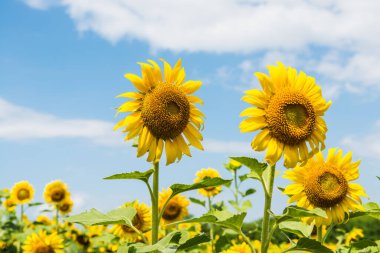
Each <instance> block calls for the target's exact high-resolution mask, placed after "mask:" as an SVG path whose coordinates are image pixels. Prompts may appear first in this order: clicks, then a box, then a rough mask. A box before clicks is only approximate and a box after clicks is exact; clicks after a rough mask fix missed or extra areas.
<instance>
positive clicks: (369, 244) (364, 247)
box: [350, 239, 380, 253]
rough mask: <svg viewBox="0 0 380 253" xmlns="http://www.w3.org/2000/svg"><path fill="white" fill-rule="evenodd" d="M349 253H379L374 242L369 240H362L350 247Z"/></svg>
mask: <svg viewBox="0 0 380 253" xmlns="http://www.w3.org/2000/svg"><path fill="white" fill-rule="evenodd" d="M350 247H351V253H359V252H360V253H365V252H380V248H379V246H378V245H377V243H376V242H374V241H371V240H369V239H363V240H360V241H358V242H354V243H352V244H351V245H350Z"/></svg>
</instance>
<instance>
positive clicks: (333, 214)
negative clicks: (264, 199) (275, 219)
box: [283, 148, 367, 227]
mask: <svg viewBox="0 0 380 253" xmlns="http://www.w3.org/2000/svg"><path fill="white" fill-rule="evenodd" d="M359 164H360V161H357V162H352V153H351V152H350V153H348V154H347V155H345V156H344V157H342V150H338V151H337V149H336V148H333V149H329V152H328V156H327V158H326V161H325V160H324V158H323V155H322V153H321V152H318V153H317V154H316V155H315V157H313V158H310V159H309V161H308V162H307V164H306V165H305V166H303V167H300V166H297V167H296V168H294V169H293V170H288V171H286V172H285V175H284V178H286V179H289V180H293V181H294V183H293V184H290V185H288V186H287V187H286V188H285V190H284V192H283V193H284V194H287V195H289V196H291V197H290V199H289V201H288V202H289V203H292V202H297V205H298V206H300V207H304V208H306V209H313V208H317V207H319V208H322V209H324V210H325V211H326V214H327V217H328V218H322V217H315V218H307V222H308V223H311V222H312V221H313V220H314V221H315V224H316V226H318V227H319V226H321V225H330V224H331V222H333V223H342V222H343V220H344V218H345V213H348V212H349V211H358V210H364V209H363V206H362V205H361V199H360V196H364V197H367V195H366V193H365V192H364V189H363V187H362V186H361V185H359V184H355V183H351V182H350V181H353V180H356V179H358V178H359Z"/></svg>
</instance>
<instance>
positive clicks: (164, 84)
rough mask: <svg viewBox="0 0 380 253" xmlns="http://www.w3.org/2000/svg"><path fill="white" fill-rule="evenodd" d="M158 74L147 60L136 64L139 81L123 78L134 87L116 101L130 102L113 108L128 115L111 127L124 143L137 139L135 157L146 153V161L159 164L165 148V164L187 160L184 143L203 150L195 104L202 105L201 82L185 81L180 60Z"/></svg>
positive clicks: (199, 119) (200, 118)
mask: <svg viewBox="0 0 380 253" xmlns="http://www.w3.org/2000/svg"><path fill="white" fill-rule="evenodd" d="M162 61H163V63H164V71H163V73H162V71H161V68H160V67H159V65H158V64H157V63H156V62H154V61H152V60H148V62H149V63H150V64H148V63H139V64H140V66H141V71H142V77H139V76H137V75H134V74H126V75H125V78H127V79H129V80H130V81H131V82H132V84H133V85H134V86H135V87H136V89H137V91H136V92H126V93H123V94H120V95H119V96H118V97H123V98H129V99H131V100H129V101H127V102H125V103H124V104H122V105H121V106H120V107H119V108H117V111H118V113H121V112H128V113H130V114H129V115H128V116H127V117H125V118H124V119H122V120H121V121H120V122H118V123H117V124H116V125H115V128H114V129H115V130H116V129H118V128H120V127H122V128H123V129H124V130H123V132H125V133H127V136H126V137H125V140H130V139H132V138H135V137H138V145H137V156H138V157H140V156H143V155H144V154H145V153H147V152H148V154H149V155H148V158H147V161H149V162H152V161H153V162H156V161H159V160H160V158H161V155H162V152H163V149H164V148H165V151H166V164H167V165H168V164H171V163H173V162H175V161H176V160H178V161H179V160H180V159H181V157H182V154H185V155H187V156H191V153H190V149H189V147H188V143H187V142H186V141H185V138H184V137H186V139H187V141H188V142H189V144H190V145H192V146H194V147H196V148H198V149H200V150H203V146H202V144H201V142H200V141H201V140H203V137H202V135H201V134H200V132H199V130H201V129H202V128H203V118H204V114H203V113H202V112H201V111H200V110H198V109H197V107H196V106H195V105H194V104H195V103H199V104H203V101H202V100H201V99H199V98H198V97H197V96H194V95H192V94H193V93H194V92H195V91H196V90H198V89H199V88H200V87H201V85H202V82H201V81H192V80H190V81H186V82H185V70H184V68H182V66H181V59H179V60H178V62H177V63H176V64H175V66H174V67H173V68H172V67H171V66H170V65H169V64H168V63H167V62H166V61H164V60H162Z"/></svg>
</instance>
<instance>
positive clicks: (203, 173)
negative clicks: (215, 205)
mask: <svg viewBox="0 0 380 253" xmlns="http://www.w3.org/2000/svg"><path fill="white" fill-rule="evenodd" d="M195 175H196V178H195V179H194V183H198V182H200V181H202V180H203V179H204V178H206V177H209V178H214V177H220V174H219V172H218V171H217V170H216V169H212V168H207V169H201V170H200V171H198V172H197V173H196V174H195ZM221 190H222V186H212V187H206V188H203V189H199V190H198V192H199V194H201V195H203V196H205V197H212V196H215V195H218V194H219V193H220V192H221Z"/></svg>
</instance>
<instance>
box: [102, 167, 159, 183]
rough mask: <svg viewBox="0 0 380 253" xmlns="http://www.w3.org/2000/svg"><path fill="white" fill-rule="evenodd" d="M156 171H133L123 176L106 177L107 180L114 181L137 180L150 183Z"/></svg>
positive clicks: (122, 174)
mask: <svg viewBox="0 0 380 253" xmlns="http://www.w3.org/2000/svg"><path fill="white" fill-rule="evenodd" d="M153 172H154V169H150V170H147V171H145V172H140V171H133V172H127V173H121V174H115V175H112V176H109V177H105V178H103V179H105V180H114V179H137V180H141V181H144V182H148V181H149V178H150V176H151V175H152V174H153Z"/></svg>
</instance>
